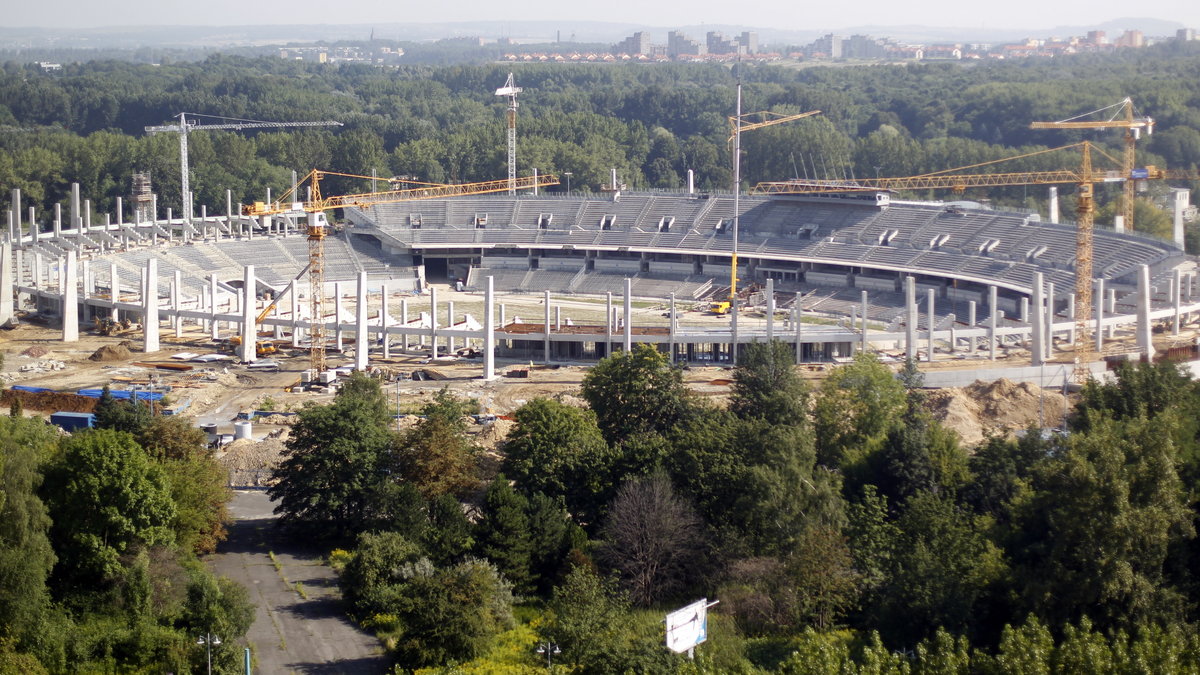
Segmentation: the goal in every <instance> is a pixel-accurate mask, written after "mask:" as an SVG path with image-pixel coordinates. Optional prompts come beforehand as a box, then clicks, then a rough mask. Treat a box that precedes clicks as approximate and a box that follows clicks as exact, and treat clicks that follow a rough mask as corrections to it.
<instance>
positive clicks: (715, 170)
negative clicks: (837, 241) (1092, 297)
mask: <svg viewBox="0 0 1200 675" xmlns="http://www.w3.org/2000/svg"><path fill="white" fill-rule="evenodd" d="M1198 69H1200V48H1197V47H1196V45H1195V44H1194V43H1170V44H1164V45H1159V46H1155V47H1152V48H1147V49H1138V50H1125V51H1123V52H1120V53H1117V54H1114V55H1106V56H1086V55H1081V56H1073V57H1069V58H1062V59H1054V60H1043V59H1029V60H1022V61H1011V62H1004V61H1001V62H989V63H973V64H960V63H930V64H921V63H913V64H906V65H895V66H871V67H811V68H805V69H791V68H786V67H782V66H762V65H746V66H742V67H740V70H737V71H736V72H735V71H731V69H730V68H729V67H727V66H720V65H686V64H625V65H596V64H587V65H566V64H532V65H515V66H514V65H456V66H420V65H414V66H405V67H399V68H376V67H372V66H369V65H361V64H336V65H322V64H310V63H301V62H296V61H285V60H282V59H278V58H271V57H261V58H250V57H244V56H231V55H220V54H217V55H212V56H210V57H208V58H207V59H205V60H203V61H199V62H189V63H174V64H170V63H168V64H160V65H143V64H133V63H129V62H122V61H89V62H85V63H76V64H66V65H64V66H63V69H62V70H61V71H54V72H43V71H42V69H41V68H40V67H38V66H37V65H36V64H21V63H15V62H8V63H6V64H5V65H4V66H3V70H2V71H0V187H3V188H4V195H3V198H4V199H7V198H8V189H9V188H13V187H16V188H21V190H22V192H23V194H24V195H26V196H27V197H28V198H29V199H30V200H31V202H32V204H33V205H35V206H38V207H39V208H40V209H46V208H49V207H51V206H52V204H54V203H56V202H61V201H62V200H63V199H64V197H65V195H66V193H67V190H68V188H69V184H70V183H71V182H72V181H78V182H80V183H81V184H82V187H83V193H84V194H85V195H87V196H90V197H91V198H92V199H93V208H94V209H96V210H97V211H98V212H101V213H102V212H106V211H107V212H112V210H113V208H114V202H115V198H116V197H117V196H118V195H122V194H125V193H127V192H128V190H129V178H130V174H131V172H132V171H134V170H142V171H150V172H151V173H152V175H153V178H154V181H155V184H156V186H157V191H158V192H159V194H160V195H161V200H160V204H161V205H162V206H163V207H164V208H165V207H173V208H175V209H178V207H179V204H178V201H179V197H178V187H179V175H178V168H177V166H178V150H177V145H178V143H177V140H176V139H175V138H174V137H173V136H172V135H170V134H164V135H159V136H147V135H145V134H144V132H143V128H144V127H145V126H147V125H155V124H162V123H163V122H165V121H167V120H169V119H170V118H171V117H172V116H173V115H176V114H177V113H179V112H180V111H186V112H190V113H200V114H206V115H215V116H225V117H230V118H248V119H260V120H281V121H312V120H325V119H332V120H337V121H340V122H343V123H344V124H345V126H343V127H340V128H336V129H319V130H305V131H286V130H284V131H271V132H260V133H257V134H254V133H235V132H205V133H197V134H194V135H193V136H192V137H191V141H190V149H191V160H192V167H193V173H194V177H193V180H192V187H193V190H195V192H196V194H197V200H196V203H197V204H208V205H210V206H213V207H214V209H215V210H218V211H220V210H223V208H224V203H225V190H226V189H232V190H233V191H234V194H235V200H237V201H250V200H252V199H260V200H261V199H262V197H263V195H265V193H266V190H267V188H272V189H274V190H275V191H276V193H278V191H279V190H281V189H283V188H286V187H287V186H288V184H289V183H290V179H291V172H292V171H297V172H299V173H301V174H303V173H305V172H307V171H308V170H309V169H312V168H321V169H326V170H330V171H341V172H347V173H355V174H362V175H370V174H371V172H372V171H374V172H376V174H377V175H380V176H390V175H403V176H411V177H414V178H417V179H420V180H427V181H434V182H461V181H476V180H490V179H495V178H497V177H501V176H503V175H505V173H506V169H505V161H506V151H505V147H504V114H503V108H504V102H503V101H502V100H501V99H499V98H498V97H496V96H494V95H493V92H494V90H495V88H496V87H497V86H499V85H500V84H502V83H503V82H504V78H505V76H506V74H507V71H508V70H515V71H516V77H517V83H518V84H519V85H520V86H522V87H523V88H524V93H523V94H522V98H521V109H520V114H519V122H518V161H519V164H520V167H521V168H522V173H528V172H529V170H530V169H531V168H532V167H537V168H538V169H540V170H541V171H542V172H555V173H559V174H561V173H563V172H567V171H569V172H571V173H572V188H573V189H578V190H594V189H597V188H598V187H599V186H600V185H601V184H602V183H605V182H607V180H608V175H609V170H610V169H611V168H616V169H617V170H618V173H619V175H620V179H621V181H622V182H624V183H626V184H628V185H630V186H631V187H634V188H680V187H682V186H683V185H684V184H685V180H686V172H687V170H688V169H691V170H693V171H695V174H696V179H697V185H698V186H699V187H701V188H702V189H730V187H731V174H732V172H731V168H730V167H731V161H730V147H729V144H728V142H727V139H728V136H729V125H728V121H727V116H728V115H730V114H732V113H733V111H734V100H735V97H734V83H735V80H737V79H740V80H741V81H742V82H743V83H744V85H745V106H744V109H745V110H747V111H754V110H768V109H769V110H773V111H777V112H801V111H807V110H821V111H822V113H823V114H822V115H820V116H816V117H812V118H809V119H806V120H803V121H800V122H796V123H792V124H788V125H781V126H776V127H771V128H768V129H762V130H757V131H754V132H752V133H748V134H746V136H745V138H744V151H745V161H744V163H743V166H744V174H743V176H744V183H745V185H752V184H754V183H756V182H758V181H762V180H781V179H786V178H790V177H793V176H810V177H843V176H876V175H882V176H889V175H891V176H899V175H915V174H921V173H928V172H931V171H941V170H945V169H950V168H954V167H960V166H967V165H973V164H977V163H979V162H984V161H989V160H995V159H1000V158H1005V157H1012V156H1015V155H1018V154H1024V153H1028V152H1030V151H1034V150H1038V149H1044V148H1046V147H1057V146H1060V145H1064V144H1066V143H1069V142H1073V141H1077V140H1081V139H1083V138H1088V139H1090V140H1094V141H1095V142H1097V143H1099V144H1100V145H1101V146H1102V147H1104V148H1107V152H1108V153H1109V154H1111V155H1112V156H1114V157H1116V156H1119V152H1120V148H1121V138H1120V133H1119V132H1115V131H1110V132H1052V131H1031V130H1030V129H1029V123H1030V122H1033V121H1038V120H1056V119H1063V118H1066V117H1070V116H1074V115H1078V114H1081V113H1085V112H1087V111H1090V110H1096V109H1099V108H1102V107H1105V106H1108V105H1111V104H1113V103H1116V102H1118V101H1120V100H1122V99H1123V98H1124V97H1126V96H1129V97H1132V99H1133V101H1134V102H1135V104H1136V106H1137V108H1138V112H1139V114H1146V115H1150V116H1152V117H1154V118H1155V120H1156V121H1157V131H1156V132H1155V133H1154V134H1153V135H1152V136H1149V137H1147V138H1144V139H1143V141H1142V143H1141V145H1140V151H1141V158H1140V160H1139V163H1143V164H1154V165H1157V166H1166V167H1170V168H1173V169H1194V168H1195V166H1196V165H1197V163H1200V112H1198V111H1200V84H1197V78H1196V77H1195V73H1196V72H1197V71H1198ZM1085 134H1086V135H1085ZM1078 162H1079V157H1078V156H1077V154H1071V153H1068V152H1063V153H1051V154H1047V155H1039V156H1037V157H1030V158H1026V159H1023V160H1019V161H1015V162H1012V163H1008V164H1005V165H1004V166H1005V167H1007V168H1009V169H1012V170H1018V169H1060V168H1074V167H1076V166H1077V165H1078ZM1097 162H1098V164H1105V162H1107V160H1106V159H1105V158H1103V157H1099V158H1097ZM332 187H333V188H334V189H337V188H339V187H341V188H349V187H350V186H345V185H343V186H338V185H336V184H335V185H333V186H332ZM564 187H565V186H564ZM1152 190H1157V191H1159V192H1160V193H1161V191H1162V190H1165V186H1162V185H1155V186H1153V188H1152ZM1066 191H1067V192H1069V191H1070V189H1069V188H1068V189H1067V190H1066ZM1100 192H1101V194H1100V200H1101V207H1102V210H1101V216H1100V220H1101V222H1104V219H1105V218H1106V216H1107V214H1109V213H1111V212H1112V209H1113V205H1112V203H1113V202H1114V201H1115V194H1114V193H1115V190H1101V191H1100ZM919 196H928V195H919ZM967 196H968V197H975V198H979V197H987V198H990V199H993V200H995V201H998V202H1000V203H1005V204H1009V205H1022V206H1030V207H1035V208H1036V207H1037V206H1038V205H1039V204H1040V203H1041V202H1042V199H1043V197H1044V191H1043V190H1041V189H1039V188H1034V189H1028V188H1009V189H1007V190H994V191H993V192H992V193H983V192H979V193H972V194H968V195H967ZM1067 206H1068V207H1069V202H1068V204H1067ZM1106 209H1107V211H1106ZM1141 211H1142V215H1143V216H1144V217H1142V218H1139V219H1138V220H1139V221H1140V222H1141V223H1143V224H1144V225H1145V227H1146V228H1148V231H1153V232H1158V233H1160V234H1161V228H1162V227H1163V226H1164V219H1163V218H1162V216H1161V214H1155V210H1154V209H1153V207H1151V206H1150V201H1149V200H1144V201H1143V203H1142V205H1141Z"/></svg>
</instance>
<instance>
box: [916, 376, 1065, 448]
mask: <svg viewBox="0 0 1200 675" xmlns="http://www.w3.org/2000/svg"><path fill="white" fill-rule="evenodd" d="M927 405H928V408H929V411H930V412H931V413H932V414H933V416H934V418H936V419H937V420H938V421H939V422H941V423H942V424H943V425H945V426H946V427H948V428H950V429H953V430H954V431H956V432H957V433H958V435H959V437H960V438H961V439H962V441H963V443H964V444H966V445H969V446H970V445H976V444H978V443H979V442H980V441H982V440H983V438H984V436H985V435H986V434H988V433H993V434H1000V435H1008V434H1011V433H1013V432H1015V431H1019V430H1021V429H1024V428H1026V427H1028V426H1029V425H1030V424H1044V426H1046V427H1056V426H1059V425H1061V424H1062V421H1063V417H1064V416H1065V415H1066V414H1067V412H1068V411H1069V407H1070V401H1068V399H1067V397H1065V396H1063V395H1062V394H1061V393H1059V392H1058V391H1054V390H1051V389H1045V390H1043V389H1040V388H1038V387H1037V385H1034V384H1031V383H1029V382H1023V383H1021V384H1017V383H1015V382H1013V381H1011V380H1007V379H1004V378H1001V379H999V380H996V381H995V382H984V381H982V380H977V381H975V382H974V383H973V384H971V385H969V386H967V387H963V388H961V389H959V388H951V389H941V390H938V391H935V392H933V393H931V394H930V395H929V398H928V399H927ZM1043 411H1044V415H1045V421H1044V422H1043V421H1042V415H1043Z"/></svg>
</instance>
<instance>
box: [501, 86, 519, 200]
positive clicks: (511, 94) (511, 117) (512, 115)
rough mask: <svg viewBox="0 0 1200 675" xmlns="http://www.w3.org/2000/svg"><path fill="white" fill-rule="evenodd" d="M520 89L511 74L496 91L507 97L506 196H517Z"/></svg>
mask: <svg viewBox="0 0 1200 675" xmlns="http://www.w3.org/2000/svg"><path fill="white" fill-rule="evenodd" d="M519 93H521V88H520V87H518V86H516V84H515V83H514V82H513V74H512V73H509V74H508V79H507V80H506V81H505V82H504V86H503V87H500V88H499V89H497V90H496V95H497V96H507V97H508V194H510V195H515V194H517V94H519Z"/></svg>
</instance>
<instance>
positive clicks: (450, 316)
mask: <svg viewBox="0 0 1200 675" xmlns="http://www.w3.org/2000/svg"><path fill="white" fill-rule="evenodd" d="M547 295H549V291H547ZM547 306H549V302H548V301H547ZM547 311H549V310H547ZM446 328H447V331H446V355H447V356H449V355H452V354H454V349H455V347H454V345H455V340H454V301H453V300H449V301H447V302H446Z"/></svg>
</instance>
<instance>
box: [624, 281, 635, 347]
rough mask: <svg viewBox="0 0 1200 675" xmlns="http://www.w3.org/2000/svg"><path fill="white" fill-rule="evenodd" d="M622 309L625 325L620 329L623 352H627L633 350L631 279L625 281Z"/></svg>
mask: <svg viewBox="0 0 1200 675" xmlns="http://www.w3.org/2000/svg"><path fill="white" fill-rule="evenodd" d="M624 308H625V325H624V326H622V328H623V329H624V332H623V335H624V344H625V351H626V352H628V351H631V350H632V349H633V280H632V279H626V280H625V302H624Z"/></svg>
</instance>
